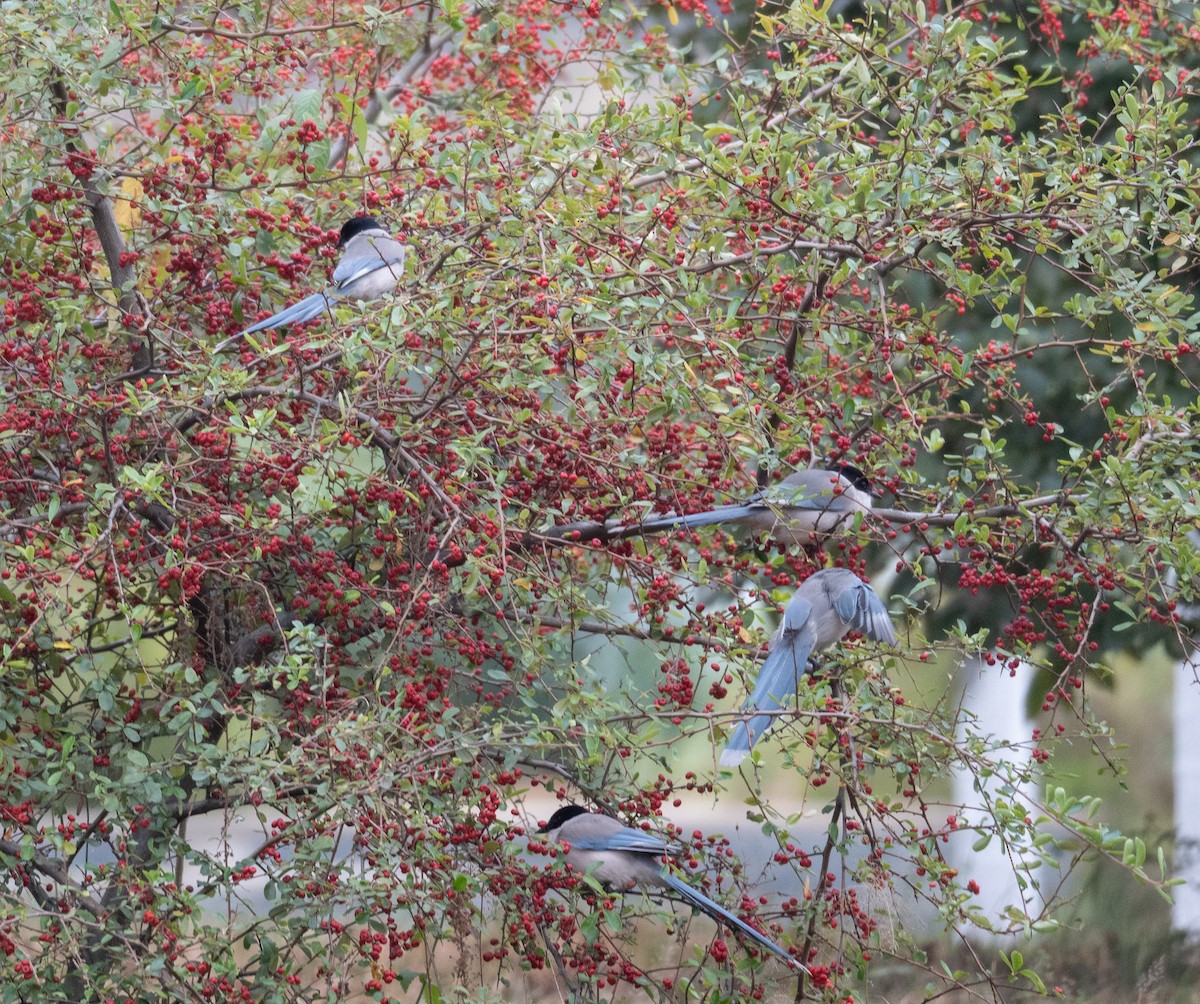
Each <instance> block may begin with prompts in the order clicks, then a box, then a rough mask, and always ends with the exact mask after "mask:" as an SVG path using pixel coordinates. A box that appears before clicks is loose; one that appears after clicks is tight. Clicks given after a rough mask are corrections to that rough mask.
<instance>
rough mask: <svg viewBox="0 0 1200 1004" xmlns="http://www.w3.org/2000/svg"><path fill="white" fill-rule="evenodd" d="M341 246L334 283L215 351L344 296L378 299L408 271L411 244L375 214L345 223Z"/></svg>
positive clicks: (324, 310) (314, 311) (328, 306)
mask: <svg viewBox="0 0 1200 1004" xmlns="http://www.w3.org/2000/svg"><path fill="white" fill-rule="evenodd" d="M337 246H338V247H339V248H343V249H344V250H343V251H342V259H341V261H339V262H338V263H337V268H335V269H334V270H333V285H332V286H330V287H329V288H328V289H326V290H324V291H323V292H321V293H313V294H312V296H306V297H305V298H304V299H303V300H301V301H300V302H299V303H293V304H292V305H291V306H290V307H288V308H287V309H286V310H281V311H280V312H279V313H278V314H272V315H271V316H270V317H268V318H265V319H264V320H261V321H258V322H256V323H254V324H252V325H250V327H248V328H247V329H246V330H245V331H243V332H240V333H239V334H236V335H234V336H233V337H232V338H226V339H225V340H224V341H223V342H221V343H219V344H218V345H217V347H216V348H215V349H214V350H213V351H214V352H220V351H222V350H223V349H225V348H227V347H228V346H230V345H232V344H233V343H234V342H236V341H239V340H240V339H242V338H245V337H246V336H247V335H252V334H254V332H256V331H264V330H266V329H267V328H282V327H284V326H286V325H288V324H300V323H302V322H304V321H311V320H312V319H313V318H314V317H317V316H318V315H319V314H324V313H327V312H329V311H331V310H332V309H333V306H334V304H336V303H338V302H339V301H341V300H377V299H379V297H381V296H386V295H387V294H388V293H390V292H391V291H392V290H393V289H395V288H396V285H397V284H398V283H399V282H400V279H401V278H402V277H403V275H404V255H405V252H406V250H407V248H406V247H405V245H404V244H403V243H402V242H401V241H399V240H397V239H396V238H395V237H392V236H391V235H390V234H389V233H388V232H387V231H386V230H384V229H383V228H382V227H381V226H380V225H379V221H378V220H376V219H375V217H373V216H356V217H355V218H354V219H352V220H347V221H346V222H345V223H343V224H342V230H341V235H340V236H339V238H338V244H337Z"/></svg>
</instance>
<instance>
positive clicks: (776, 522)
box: [541, 464, 874, 547]
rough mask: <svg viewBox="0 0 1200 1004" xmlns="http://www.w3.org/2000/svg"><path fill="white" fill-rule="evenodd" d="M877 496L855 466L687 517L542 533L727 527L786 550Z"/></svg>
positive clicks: (606, 535)
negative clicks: (765, 536)
mask: <svg viewBox="0 0 1200 1004" xmlns="http://www.w3.org/2000/svg"><path fill="white" fill-rule="evenodd" d="M873 495H874V492H873V491H872V490H871V482H870V481H869V480H868V479H867V476H866V475H865V474H863V472H862V471H860V470H859V469H858V468H857V467H853V466H851V465H850V464H837V465H836V466H833V467H830V468H829V469H828V470H819V469H817V468H812V469H810V470H804V471H795V472H794V473H792V474H789V475H788V476H787V477H786V478H784V479H783V480H782V481H780V482H779V483H778V484H774V485H771V486H770V487H768V488H764V489H762V490H761V491H758V492H755V493H754V494H753V495H751V496H750V497H749V498H748V499H746V500H745V501H744V502H739V503H737V504H736V505H722V506H717V507H716V508H715V509H706V510H705V511H704V512H694V513H689V514H687V515H679V514H678V513H667V514H665V515H660V514H658V513H651V514H650V515H648V516H647V517H646V518H645V519H643V520H641V521H640V522H637V523H627V524H614V523H605V524H600V523H570V524H567V525H564V526H557V527H553V528H551V529H550V530H547V531H543V532H542V534H541V536H543V537H549V538H552V539H556V540H580V541H588V540H602V541H609V540H621V539H623V538H625V537H632V536H636V535H639V534H646V533H660V532H662V531H664V530H674V529H677V528H679V527H687V528H688V529H689V530H694V529H696V528H698V527H702V526H712V525H714V524H724V525H726V526H728V527H729V528H730V529H731V530H741V531H745V532H747V533H749V534H758V533H763V532H767V533H770V535H771V536H772V537H773V538H774V539H775V540H777V541H778V542H780V543H781V544H784V545H785V546H788V547H794V546H797V545H803V544H807V543H809V542H810V541H811V540H812V539H813V538H814V537H827V536H829V535H830V534H833V533H837V532H838V531H840V530H843V529H845V528H846V527H847V526H848V525H849V524H850V522H851V521H852V520H853V519H854V516H855V514H856V513H864V514H865V513H869V512H870V511H871V499H872V496H873Z"/></svg>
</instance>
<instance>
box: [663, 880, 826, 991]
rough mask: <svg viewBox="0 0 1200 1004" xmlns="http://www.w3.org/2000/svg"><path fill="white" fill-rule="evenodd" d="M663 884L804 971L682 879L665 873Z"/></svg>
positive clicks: (766, 939) (704, 911) (761, 934)
mask: <svg viewBox="0 0 1200 1004" xmlns="http://www.w3.org/2000/svg"><path fill="white" fill-rule="evenodd" d="M662 880H663V884H664V885H666V886H667V888H669V889H671V890H672V891H673V892H675V893H676V894H678V895H679V897H680V898H681V899H683V900H684V901H685V902H687V903H690V904H691V905H692V906H694V907H695V908H696V909H697V910H700V911H701V912H703V913H707V914H708V915H709V916H710V917H712V919H713V920H715V921H717V922H718V923H721V924H724V925H725V926H726V927H731V928H733V930H735V931H737V932H738V933H739V934H740V935H742V936H743V937H746V938H749V939H750V940H751V941H753V942H754V943H755V944H756V945H758V946H759V947H760V948H765V949H766V950H767V951H768V952H770V953H771V954H772V955H777V956H778V957H779V958H781V959H783V960H784V962H786V963H787V964H788V965H789V966H792V967H794V968H799V969H801V970H803V969H804V966H803V965H802V964H801V963H800V962H799V961H797V960H796V959H793V958H792V957H791V956H790V955H788V953H787V952H785V951H784V950H783V949H782V948H780V947H779V946H778V945H777V944H775V942H773V941H772V940H771V939H770V938H768V937H767V936H766V935H765V934H763V933H761V932H760V931H756V930H755V929H754V928H753V927H751V926H750V925H749V924H747V923H746V922H745V921H744V920H742V919H740V918H738V917H735V916H734V915H733V914H732V913H730V912H729V911H728V910H726V909H725V908H724V907H723V906H721V905H720V904H718V903H714V902H713V901H712V900H711V899H709V898H708V897H707V896H705V895H704V893H702V892H700V891H699V890H697V889H693V888H692V887H691V886H690V885H688V884H687V883H686V882H684V881H683V880H682V879H679V878H676V877H675V876H674V875H672V874H671V873H670V872H663V877H662Z"/></svg>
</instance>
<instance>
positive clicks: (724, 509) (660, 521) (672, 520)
mask: <svg viewBox="0 0 1200 1004" xmlns="http://www.w3.org/2000/svg"><path fill="white" fill-rule="evenodd" d="M754 511H755V509H754V508H752V507H751V506H748V505H727V506H721V507H720V508H719V509H708V510H706V511H704V512H694V513H692V514H691V515H690V516H654V517H651V518H650V519H647V520H643V521H642V522H641V523H639V524H638V526H640V527H641V529H642V531H643V532H645V533H657V532H658V531H659V530H671V529H674V528H676V527H681V526H682V527H687V528H688V529H689V530H691V529H695V528H696V527H698V526H712V525H713V524H714V523H727V522H729V521H731V520H739V519H745V517H747V516H749V515H750V514H751V513H752V512H754Z"/></svg>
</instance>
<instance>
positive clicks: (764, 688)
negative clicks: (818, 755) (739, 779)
mask: <svg viewBox="0 0 1200 1004" xmlns="http://www.w3.org/2000/svg"><path fill="white" fill-rule="evenodd" d="M772 644H773V647H772V649H771V651H770V653H769V654H768V655H767V657H766V659H764V660H763V664H762V669H760V670H759V671H758V681H757V682H756V683H755V684H754V690H753V692H752V693H751V694H750V696H749V697H747V698H746V703H745V704H743V705H742V710H743V711H747V712H749V711H778V710H779V709H780V708H782V707H783V701H784V698H786V697H788V696H789V695H794V694H795V693H796V691H797V689H798V688H799V686H800V678H801V677H802V676H804V674H805V672H806V670H807V668H808V656H809V653H810V652H811V651H812V642H811V641H809V640H808V639H807V638H805V637H804V636H803V635H800V634H797V633H796V632H792V633H791V637H788V636H787V635H785V636H784V637H782V638H778V639H777V640H776V641H775V642H773V643H772ZM777 717H778V716H777V715H770V714H767V715H754V716H753V717H751V718H742V719H740V720H739V721H738V723H737V724H736V725H735V726H734V727H733V734H732V735H731V736H730V737H729V743H728V745H727V746H726V747H725V749H724V750H723V751H722V753H721V766H722V767H736V766H737V765H738V764H739V763H741V762H742V761H743V760H744V759H745V758H746V756H747V755H748V754H749V753H750V747H751V746H753V745H754V742H755V740H756V739H758V737H759V736H761V735H762V734H763V733H764V732H766V731H767V729H769V728H770V727H771V723H772V722H773V721H774V720H775V718H777Z"/></svg>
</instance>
